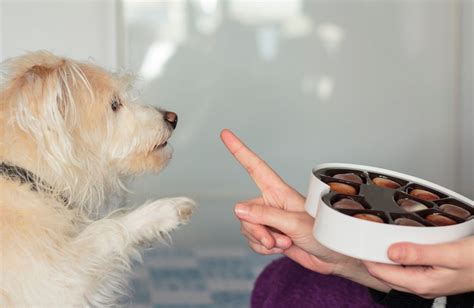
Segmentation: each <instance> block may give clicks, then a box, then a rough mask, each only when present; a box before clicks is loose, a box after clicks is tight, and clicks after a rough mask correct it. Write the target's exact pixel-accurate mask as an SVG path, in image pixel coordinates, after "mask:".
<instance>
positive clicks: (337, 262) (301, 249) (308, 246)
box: [221, 130, 389, 292]
mask: <svg viewBox="0 0 474 308" xmlns="http://www.w3.org/2000/svg"><path fill="white" fill-rule="evenodd" d="M221 138H222V140H223V142H224V144H225V145H226V146H227V148H228V149H229V151H230V152H231V153H232V154H233V155H234V156H235V158H236V159H237V160H238V161H239V162H240V164H241V165H242V166H243V167H244V168H245V169H246V170H247V172H248V173H249V175H250V177H251V178H252V179H253V180H254V182H255V183H256V184H257V186H258V187H259V189H260V191H261V192H262V196H261V197H259V198H256V199H253V200H249V201H244V202H241V203H239V204H237V205H236V207H235V212H236V215H237V217H238V218H239V219H240V221H241V225H242V228H241V231H242V234H243V235H244V236H245V237H246V238H247V239H248V241H249V246H250V247H251V248H252V249H253V250H254V251H255V252H257V253H260V254H274V253H284V254H285V255H286V256H288V257H289V258H291V259H293V260H294V261H296V262H297V263H299V264H300V265H302V266H304V267H306V268H308V269H310V270H312V271H316V272H319V273H322V274H335V275H339V276H343V277H346V278H348V279H351V280H353V281H356V282H358V283H361V284H364V285H366V286H369V287H372V288H375V289H377V290H380V291H384V292H387V291H388V290H389V288H388V287H387V286H386V285H384V284H382V283H380V282H379V281H378V280H377V279H374V278H373V277H372V276H370V275H369V274H368V272H367V270H366V269H365V267H364V266H363V265H362V263H361V262H360V261H359V260H355V259H353V258H350V257H347V256H343V255H341V254H338V253H336V252H333V251H331V250H329V249H328V248H326V247H324V246H323V245H321V244H319V242H317V241H316V239H315V238H314V237H313V233H312V229H313V224H314V219H313V218H312V217H311V216H310V215H308V214H307V213H306V212H305V210H304V201H305V200H304V197H303V196H302V195H301V194H299V193H298V192H297V191H295V190H294V189H293V188H291V187H290V186H289V185H288V184H286V183H285V182H284V181H283V180H282V179H281V178H280V177H279V176H278V175H277V174H276V173H275V172H274V171H273V170H272V169H271V168H270V167H269V166H268V165H267V164H266V163H265V162H264V161H263V160H261V159H260V158H259V157H258V156H257V155H256V154H255V153H253V152H252V151H251V150H250V149H248V148H247V147H246V146H245V145H244V144H243V143H242V142H241V141H240V140H239V139H238V138H237V137H236V136H235V135H234V134H232V133H231V132H230V131H228V130H224V131H223V132H222V133H221Z"/></svg>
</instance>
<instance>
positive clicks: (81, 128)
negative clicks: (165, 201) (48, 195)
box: [0, 52, 178, 198]
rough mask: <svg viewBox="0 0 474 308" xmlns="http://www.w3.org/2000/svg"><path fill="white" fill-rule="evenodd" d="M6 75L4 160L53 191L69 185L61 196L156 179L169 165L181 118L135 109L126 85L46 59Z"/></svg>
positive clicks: (21, 60)
mask: <svg viewBox="0 0 474 308" xmlns="http://www.w3.org/2000/svg"><path fill="white" fill-rule="evenodd" d="M3 70H4V71H5V72H6V76H5V79H4V82H3V83H2V88H1V90H0V91H1V92H0V94H1V96H0V111H1V112H0V120H2V121H1V123H0V137H2V138H3V140H4V141H5V142H4V144H1V143H0V160H2V159H7V160H11V161H14V162H18V163H19V164H20V165H23V166H26V167H28V168H29V169H33V170H32V171H33V172H37V173H39V175H40V176H44V177H45V178H46V179H47V181H50V182H53V183H52V184H53V185H55V186H58V185H59V184H60V182H61V181H65V182H67V184H66V185H65V186H66V187H62V189H63V190H73V191H74V190H77V189H78V188H80V186H96V187H99V188H101V189H99V190H101V192H99V191H97V192H96V193H97V194H103V193H105V191H106V190H107V189H110V188H111V186H113V184H112V182H114V181H118V179H120V178H121V177H122V176H128V175H135V174H138V173H141V172H146V171H152V172H156V171H159V170H160V169H161V168H162V167H163V166H165V165H166V163H167V162H168V161H169V159H170V158H171V150H170V149H169V147H168V146H167V141H168V139H169V138H170V136H171V134H172V132H173V130H174V129H175V128H176V124H177V120H178V118H177V115H176V114H175V113H173V112H167V111H164V110H160V109H158V108H155V107H151V106H144V105H140V104H138V103H136V102H135V101H134V99H132V98H130V96H129V90H130V78H129V77H127V76H123V77H120V76H118V75H115V74H111V73H109V72H107V71H105V70H104V69H102V68H100V67H98V66H96V65H93V64H91V63H83V62H76V61H73V60H70V59H65V58H60V57H56V56H54V55H52V54H50V53H47V52H39V53H33V54H28V55H26V56H22V57H18V58H14V59H11V60H9V61H7V62H6V63H4V67H3ZM2 117H3V118H2ZM59 186H61V185H59ZM71 193H73V192H71ZM88 193H90V191H89V192H88ZM83 194H87V192H83ZM82 198H85V197H84V196H83V197H82Z"/></svg>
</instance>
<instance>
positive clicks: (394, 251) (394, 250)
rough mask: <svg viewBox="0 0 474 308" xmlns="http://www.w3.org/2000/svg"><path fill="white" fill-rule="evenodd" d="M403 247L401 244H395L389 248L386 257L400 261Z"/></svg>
mask: <svg viewBox="0 0 474 308" xmlns="http://www.w3.org/2000/svg"><path fill="white" fill-rule="evenodd" d="M403 249H404V248H403V246H395V247H391V248H389V250H388V257H389V258H390V259H391V260H392V261H400V260H401V259H402V256H403V253H404V252H403Z"/></svg>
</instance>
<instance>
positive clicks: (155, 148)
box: [153, 141, 168, 152]
mask: <svg viewBox="0 0 474 308" xmlns="http://www.w3.org/2000/svg"><path fill="white" fill-rule="evenodd" d="M167 145H168V141H165V142H163V143H158V144H156V145H155V146H154V147H153V152H154V151H159V150H161V149H162V148H164V147H166V146H167Z"/></svg>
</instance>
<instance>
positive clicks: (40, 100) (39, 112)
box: [20, 60, 76, 121]
mask: <svg viewBox="0 0 474 308" xmlns="http://www.w3.org/2000/svg"><path fill="white" fill-rule="evenodd" d="M73 74H76V72H75V71H74V70H72V69H71V68H70V67H69V65H68V64H67V63H66V61H65V60H61V61H58V62H56V63H53V64H35V65H33V66H31V67H29V68H28V69H27V70H26V72H25V73H24V74H23V76H21V77H20V79H21V83H22V87H21V93H22V96H23V98H24V99H26V101H27V103H28V105H29V107H30V108H31V111H32V112H33V114H34V115H36V116H38V117H45V116H46V117H57V116H60V117H61V118H62V119H63V120H65V121H69V120H71V116H72V115H73V114H74V109H75V108H74V103H75V102H74V98H73V94H72V93H73V91H74V89H73V86H74V85H73V82H74V81H75V80H76V78H75V77H74V76H73ZM55 120H60V119H59V118H56V119H55Z"/></svg>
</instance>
